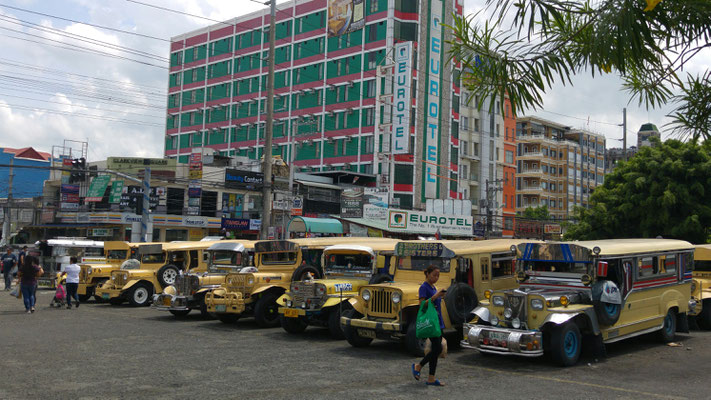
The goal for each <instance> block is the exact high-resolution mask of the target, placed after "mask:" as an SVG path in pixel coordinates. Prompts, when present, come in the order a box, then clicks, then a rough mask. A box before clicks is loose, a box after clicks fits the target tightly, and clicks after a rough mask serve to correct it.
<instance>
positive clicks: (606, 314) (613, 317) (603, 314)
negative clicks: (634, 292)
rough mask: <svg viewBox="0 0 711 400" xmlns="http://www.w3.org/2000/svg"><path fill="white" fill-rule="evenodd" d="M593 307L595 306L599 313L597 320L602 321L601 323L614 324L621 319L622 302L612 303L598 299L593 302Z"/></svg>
mask: <svg viewBox="0 0 711 400" xmlns="http://www.w3.org/2000/svg"><path fill="white" fill-rule="evenodd" d="M593 307H594V308H595V314H597V320H598V321H599V322H600V325H603V326H612V325H615V323H616V322H617V320H618V319H620V312H621V311H622V305H621V304H612V303H606V302H604V301H600V300H596V301H594V302H593Z"/></svg>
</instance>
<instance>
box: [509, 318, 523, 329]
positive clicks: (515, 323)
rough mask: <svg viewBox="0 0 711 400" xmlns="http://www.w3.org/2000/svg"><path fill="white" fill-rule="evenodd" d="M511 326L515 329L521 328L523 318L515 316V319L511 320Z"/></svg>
mask: <svg viewBox="0 0 711 400" xmlns="http://www.w3.org/2000/svg"><path fill="white" fill-rule="evenodd" d="M511 326H512V327H513V328H514V329H519V328H520V327H521V320H520V319H518V318H514V319H513V320H511Z"/></svg>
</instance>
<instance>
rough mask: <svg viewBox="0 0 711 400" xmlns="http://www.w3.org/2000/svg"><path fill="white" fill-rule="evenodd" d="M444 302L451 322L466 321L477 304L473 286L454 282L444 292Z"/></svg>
mask: <svg viewBox="0 0 711 400" xmlns="http://www.w3.org/2000/svg"><path fill="white" fill-rule="evenodd" d="M444 304H445V305H446V306H447V313H448V314H449V320H450V321H452V324H455V325H460V324H463V323H465V322H467V319H468V318H469V314H470V313H471V312H472V310H474V308H476V306H477V305H478V304H479V299H477V297H476V292H475V291H474V288H473V287H471V286H469V285H467V284H466V283H463V282H458V283H455V284H454V285H452V286H450V287H449V289H447V292H446V293H445V294H444Z"/></svg>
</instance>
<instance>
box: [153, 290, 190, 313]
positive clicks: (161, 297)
mask: <svg viewBox="0 0 711 400" xmlns="http://www.w3.org/2000/svg"><path fill="white" fill-rule="evenodd" d="M192 300H193V298H192V296H176V295H172V294H167V293H161V294H154V295H153V303H151V308H155V309H156V310H161V311H171V310H173V311H186V310H191V309H192V308H191V307H189V304H190V303H191V302H192Z"/></svg>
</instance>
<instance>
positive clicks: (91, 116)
mask: <svg viewBox="0 0 711 400" xmlns="http://www.w3.org/2000/svg"><path fill="white" fill-rule="evenodd" d="M0 107H4V108H9V109H19V110H26V111H38V112H45V113H49V114H57V115H64V116H72V117H83V118H88V119H96V120H101V121H109V122H121V123H126V124H133V125H144V126H153V127H161V128H162V127H163V125H162V124H156V123H152V122H148V121H137V120H129V119H121V118H113V117H107V116H102V115H95V114H82V113H75V112H66V111H60V110H52V109H47V108H37V107H31V106H23V105H19V104H11V103H5V104H0Z"/></svg>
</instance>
